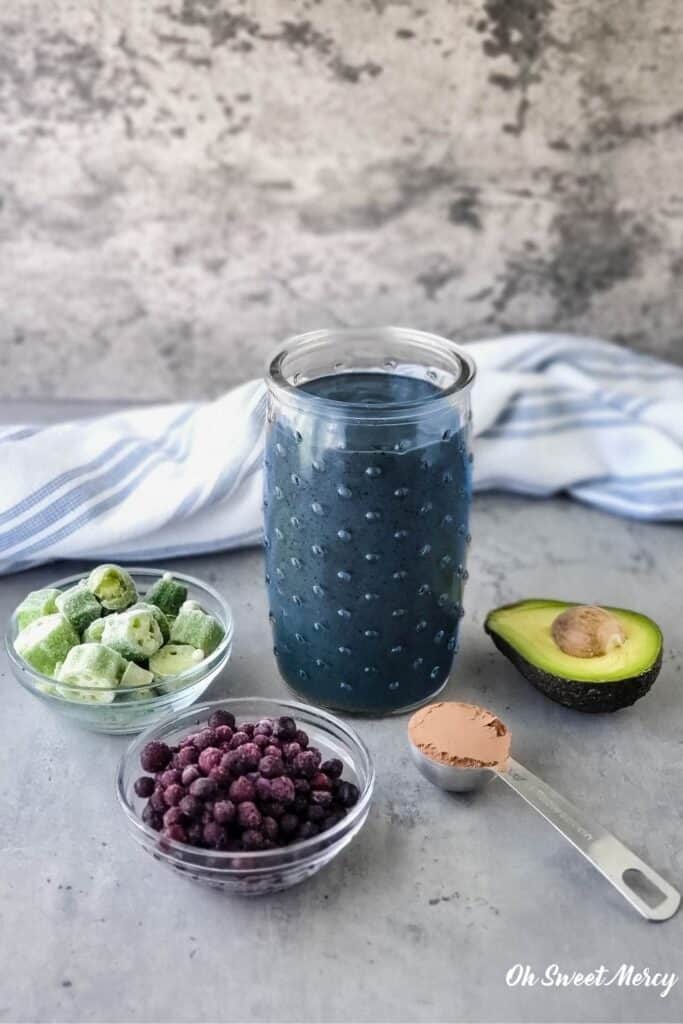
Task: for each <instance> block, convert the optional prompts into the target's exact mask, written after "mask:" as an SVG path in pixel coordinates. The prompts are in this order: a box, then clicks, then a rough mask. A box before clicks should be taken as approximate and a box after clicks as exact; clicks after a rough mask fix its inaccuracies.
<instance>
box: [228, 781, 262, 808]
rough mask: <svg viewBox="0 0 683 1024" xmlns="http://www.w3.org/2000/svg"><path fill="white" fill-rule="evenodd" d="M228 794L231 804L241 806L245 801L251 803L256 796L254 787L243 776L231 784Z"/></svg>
mask: <svg viewBox="0 0 683 1024" xmlns="http://www.w3.org/2000/svg"><path fill="white" fill-rule="evenodd" d="M229 794H230V799H231V800H232V801H233V803H236V804H241V803H243V802H244V801H245V800H246V801H249V802H251V801H252V800H253V799H254V797H255V796H256V787H255V786H254V783H253V782H250V780H249V779H247V778H246V777H245V776H244V775H243V776H242V777H241V778H239V779H235V781H234V782H233V783H232V785H231V786H230V790H229Z"/></svg>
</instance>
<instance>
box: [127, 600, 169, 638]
mask: <svg viewBox="0 0 683 1024" xmlns="http://www.w3.org/2000/svg"><path fill="white" fill-rule="evenodd" d="M138 609H140V610H141V611H143V612H149V613H150V615H153V616H154V618H155V619H156V620H157V624H158V626H159V629H160V630H161V635H162V637H163V641H164V643H165V644H166V643H168V641H169V640H170V638H171V627H170V625H169V622H168V619H167V618H166V616H165V615H164V613H163V612H162V610H161V608H159V606H158V605H156V604H150V603H149V601H138V603H137V604H134V605H133V607H132V608H131V609H130V611H132V612H135V611H137V610H138Z"/></svg>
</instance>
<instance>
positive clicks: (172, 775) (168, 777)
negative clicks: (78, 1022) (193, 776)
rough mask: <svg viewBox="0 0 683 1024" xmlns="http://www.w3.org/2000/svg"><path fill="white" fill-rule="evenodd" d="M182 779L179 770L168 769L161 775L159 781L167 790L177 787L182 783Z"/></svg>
mask: <svg viewBox="0 0 683 1024" xmlns="http://www.w3.org/2000/svg"><path fill="white" fill-rule="evenodd" d="M181 778H182V775H181V773H180V772H179V771H178V769H177V768H167V769H166V771H165V772H162V773H161V775H160V776H159V778H158V780H157V781H158V783H159V785H160V786H163V787H164V789H165V788H166V786H175V785H177V784H178V783H179V782H180V780H181Z"/></svg>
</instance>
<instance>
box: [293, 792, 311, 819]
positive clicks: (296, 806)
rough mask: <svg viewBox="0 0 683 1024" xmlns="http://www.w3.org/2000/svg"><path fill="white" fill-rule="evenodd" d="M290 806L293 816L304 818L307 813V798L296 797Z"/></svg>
mask: <svg viewBox="0 0 683 1024" xmlns="http://www.w3.org/2000/svg"><path fill="white" fill-rule="evenodd" d="M291 806H292V810H293V811H294V813H295V814H298V815H299V816H305V815H306V814H307V813H308V797H305V796H296V797H295V798H294V800H293V801H292V805H291Z"/></svg>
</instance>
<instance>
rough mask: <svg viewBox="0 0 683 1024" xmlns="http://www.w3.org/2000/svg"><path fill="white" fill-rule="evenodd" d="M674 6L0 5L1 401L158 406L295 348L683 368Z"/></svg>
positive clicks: (109, 0)
mask: <svg viewBox="0 0 683 1024" xmlns="http://www.w3.org/2000/svg"><path fill="white" fill-rule="evenodd" d="M682 35H683V7H682V6H681V4H680V3H678V2H676V0H651V2H650V3H648V4H644V3H642V2H641V0H601V2H600V3H599V4H596V3H594V2H593V0H458V2H454V0H429V2H425V0H351V2H349V0H157V2H156V3H145V4H141V3H139V2H136V0H81V2H79V3H74V2H73V0H52V2H51V3H49V4H46V3H40V2H38V0H4V2H3V4H2V5H1V9H0V37H1V38H2V49H1V52H0V303H1V304H2V310H3V316H2V319H1V321H0V393H1V394H5V395H13V396H16V395H27V396H34V395H46V396H47V395H62V396H76V395H90V396H95V397H97V396H100V397H101V396H107V397H111V396H120V397H132V396H135V397H151V398H176V397H195V396H199V395H204V394H215V393H216V392H218V391H220V390H221V389H222V388H224V387H226V386H228V385H230V384H232V383H235V382H236V381H239V380H243V379H245V378H246V377H248V376H250V375H252V374H254V373H255V372H257V370H258V369H259V368H260V366H261V362H262V359H263V356H264V353H265V351H266V350H267V349H268V348H269V347H270V346H271V345H273V344H274V343H275V342H276V341H278V340H279V339H281V338H282V337H284V336H285V335H287V334H289V333H290V332H297V331H301V330H305V329H309V328H314V327H320V326H324V325H334V324H340V323H345V324H346V323H348V324H354V325H363V324H376V323H403V324H409V325H414V326H416V327H422V328H425V329H431V330H434V331H437V332H439V333H444V334H448V335H453V336H460V337H481V336H487V335H490V334H492V333H497V332H499V331H505V330H509V329H512V328H524V327H534V328H544V327H546V328H547V327H555V328H559V329H569V330H575V331H583V332H592V333H595V334H597V335H602V336H605V337H608V338H612V339H621V340H623V341H625V342H627V343H628V344H630V345H633V346H635V347H636V348H639V349H647V350H651V351H654V352H658V353H660V354H662V355H666V356H668V357H670V358H674V359H683V344H682V342H681V329H680V324H681V321H682V320H683V289H682V288H681V287H680V282H681V274H682V273H683V261H682V260H681V248H682V242H683V199H682V197H681V192H680V181H681V177H682V175H683V148H682V146H681V132H682V131H683V107H682V104H681V99H680V97H681V95H682V92H683V62H681V60H680V50H681V36H682Z"/></svg>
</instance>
